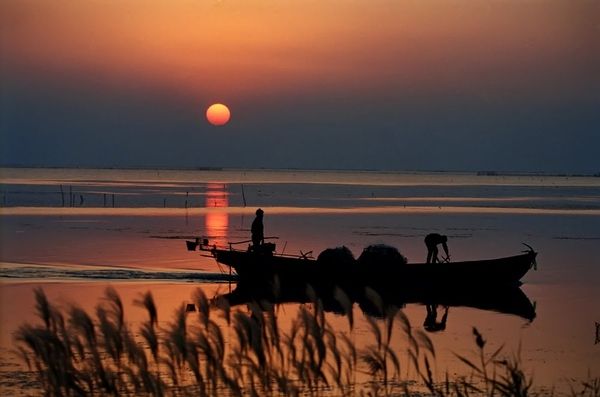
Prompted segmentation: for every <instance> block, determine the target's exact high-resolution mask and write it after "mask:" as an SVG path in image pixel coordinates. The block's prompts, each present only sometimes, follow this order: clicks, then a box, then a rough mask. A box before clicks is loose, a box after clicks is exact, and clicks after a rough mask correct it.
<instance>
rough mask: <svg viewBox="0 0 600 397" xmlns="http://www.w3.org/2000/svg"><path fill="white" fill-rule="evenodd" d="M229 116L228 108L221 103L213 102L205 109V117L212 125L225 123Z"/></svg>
mask: <svg viewBox="0 0 600 397" xmlns="http://www.w3.org/2000/svg"><path fill="white" fill-rule="evenodd" d="M230 117H231V113H230V112H229V108H228V107H227V106H225V105H223V104H222V103H215V104H213V105H210V106H209V107H208V109H206V119H207V120H208V122H209V123H211V124H212V125H224V124H227V122H228V121H229V118H230Z"/></svg>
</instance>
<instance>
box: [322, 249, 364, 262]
mask: <svg viewBox="0 0 600 397" xmlns="http://www.w3.org/2000/svg"><path fill="white" fill-rule="evenodd" d="M355 261H356V260H355V259H354V254H352V251H350V249H348V247H345V246H342V247H336V248H327V249H326V250H325V251H323V252H321V253H320V254H319V256H318V257H317V262H319V263H320V264H324V265H336V266H345V265H348V266H349V265H352V264H353V263H354V262H355Z"/></svg>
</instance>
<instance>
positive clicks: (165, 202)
mask: <svg viewBox="0 0 600 397" xmlns="http://www.w3.org/2000/svg"><path fill="white" fill-rule="evenodd" d="M163 208H167V199H166V198H164V199H163Z"/></svg>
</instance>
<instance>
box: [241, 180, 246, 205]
mask: <svg viewBox="0 0 600 397" xmlns="http://www.w3.org/2000/svg"><path fill="white" fill-rule="evenodd" d="M242 200H243V201H244V207H245V206H246V194H245V193H244V184H243V183H242Z"/></svg>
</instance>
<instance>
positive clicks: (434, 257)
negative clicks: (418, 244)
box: [425, 233, 450, 263]
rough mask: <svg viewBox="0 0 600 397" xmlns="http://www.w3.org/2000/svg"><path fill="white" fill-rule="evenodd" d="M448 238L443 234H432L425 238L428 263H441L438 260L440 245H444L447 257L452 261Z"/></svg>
mask: <svg viewBox="0 0 600 397" xmlns="http://www.w3.org/2000/svg"><path fill="white" fill-rule="evenodd" d="M447 242H448V237H446V236H442V235H441V234H437V233H431V234H428V235H427V236H426V237H425V245H426V246H427V263H436V262H439V261H440V259H439V258H438V252H439V251H438V248H437V246H438V244H442V248H443V249H444V252H446V256H447V257H448V259H450V253H449V252H448V245H447V244H446V243H447Z"/></svg>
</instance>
